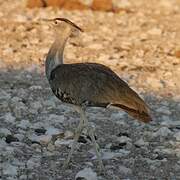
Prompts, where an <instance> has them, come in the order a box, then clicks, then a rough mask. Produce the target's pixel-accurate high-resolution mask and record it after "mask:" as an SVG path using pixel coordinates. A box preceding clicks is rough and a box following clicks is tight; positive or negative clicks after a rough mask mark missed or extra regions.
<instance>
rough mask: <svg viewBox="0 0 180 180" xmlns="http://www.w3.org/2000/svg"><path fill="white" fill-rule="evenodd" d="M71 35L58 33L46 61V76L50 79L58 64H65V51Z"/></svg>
mask: <svg viewBox="0 0 180 180" xmlns="http://www.w3.org/2000/svg"><path fill="white" fill-rule="evenodd" d="M68 37H69V35H64V34H63V33H62V35H58V36H57V37H56V40H55V41H54V43H53V44H52V46H51V48H50V50H49V52H48V55H47V57H46V62H45V70H46V76H47V78H48V80H50V76H51V72H52V70H54V69H55V68H56V67H57V66H59V65H61V64H63V53H64V47H65V44H66V41H67V39H68Z"/></svg>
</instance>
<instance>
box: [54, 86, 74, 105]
mask: <svg viewBox="0 0 180 180" xmlns="http://www.w3.org/2000/svg"><path fill="white" fill-rule="evenodd" d="M52 91H53V93H54V95H55V96H56V97H57V98H58V99H60V100H61V101H62V102H65V103H69V104H77V103H76V101H75V100H74V99H73V98H72V97H71V96H70V94H68V93H66V92H64V91H62V90H61V89H60V88H57V89H52Z"/></svg>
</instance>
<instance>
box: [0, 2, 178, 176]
mask: <svg viewBox="0 0 180 180" xmlns="http://www.w3.org/2000/svg"><path fill="white" fill-rule="evenodd" d="M24 2H25V1H23V0H19V1H16V2H14V3H11V1H10V0H7V1H3V0H0V17H1V19H0V24H1V25H0V37H1V38H0V77H1V78H0V122H1V123H0V161H1V163H0V178H1V179H2V180H16V179H17V180H26V179H29V180H31V179H39V180H46V179H47V180H68V179H69V180H71V179H75V178H76V179H82V177H86V179H87V180H96V179H98V180H104V179H107V180H111V179H113V180H119V179H123V180H125V179H130V180H136V179H137V180H156V179H157V180H165V179H168V180H169V179H170V180H179V179H180V84H179V79H180V24H179V23H178V22H179V21H180V13H179V12H180V3H179V1H178V0H171V1H170V0H161V1H158V2H157V1H155V0H152V2H151V3H147V2H149V1H143V0H137V1H136V3H135V2H133V0H132V1H130V0H129V1H128V2H129V3H126V4H127V7H126V8H125V9H124V10H122V12H119V13H118V14H114V13H111V12H110V13H104V12H92V11H89V10H88V11H81V12H80V11H72V12H70V11H64V10H58V9H53V8H46V9H33V10H30V9H26V8H25V4H24ZM122 2H123V1H122ZM126 9H127V10H126ZM59 16H63V17H66V18H69V19H71V20H73V21H74V22H76V23H77V24H78V25H79V26H81V27H82V28H83V29H84V30H85V32H84V33H82V34H80V35H79V37H77V38H74V39H71V40H70V41H69V43H68V45H67V48H66V52H65V58H66V62H67V63H70V62H86V61H88V62H99V63H103V64H105V65H108V66H109V67H111V68H112V69H113V70H114V71H116V72H117V73H118V74H119V75H120V76H121V77H122V78H123V79H124V80H125V81H127V82H128V83H129V84H130V86H131V87H132V88H134V89H136V90H137V92H139V94H140V95H141V96H142V97H143V98H144V99H145V101H146V102H147V103H148V104H149V106H150V107H151V109H152V111H151V112H152V116H153V119H154V121H153V122H152V123H150V124H142V123H139V122H137V121H135V120H133V119H132V118H130V117H129V116H128V115H127V114H125V113H123V112H121V111H116V110H111V109H102V108H90V109H88V110H87V116H88V118H89V121H90V122H91V123H92V125H94V127H95V128H96V137H97V142H98V143H99V145H100V147H101V149H102V152H103V153H102V157H103V162H104V165H105V168H106V174H101V173H100V171H99V169H98V163H97V160H96V158H95V154H94V152H93V151H92V145H91V142H90V140H89V138H88V137H87V136H86V133H85V132H84V134H83V135H82V136H81V138H80V139H79V145H78V148H77V150H76V152H75V154H74V155H73V158H72V161H71V163H70V167H69V169H67V170H66V171H63V170H62V168H61V167H62V163H63V161H64V159H65V158H66V156H67V153H68V151H69V149H70V145H71V143H72V139H73V136H74V134H73V132H74V129H75V127H76V126H77V124H78V122H79V116H78V114H77V113H76V112H74V111H73V109H71V107H68V106H66V105H65V104H62V103H61V102H60V101H58V100H57V99H56V98H55V97H54V96H53V94H52V92H51V90H50V88H49V85H48V83H47V80H46V78H45V76H44V65H43V64H44V58H45V56H46V54H47V51H48V49H49V47H50V44H51V43H52V40H53V35H52V30H51V29H50V28H49V27H48V25H46V24H44V23H40V22H39V21H38V19H40V18H53V17H59Z"/></svg>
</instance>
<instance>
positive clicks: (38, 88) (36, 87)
mask: <svg viewBox="0 0 180 180" xmlns="http://www.w3.org/2000/svg"><path fill="white" fill-rule="evenodd" d="M29 89H30V90H31V91H34V90H42V86H35V85H34V86H31V87H30V88H29Z"/></svg>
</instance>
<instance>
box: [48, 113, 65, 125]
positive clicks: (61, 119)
mask: <svg viewBox="0 0 180 180" xmlns="http://www.w3.org/2000/svg"><path fill="white" fill-rule="evenodd" d="M48 119H49V121H51V122H58V123H63V122H64V116H63V115H61V116H59V115H56V114H50V116H49V118H48Z"/></svg>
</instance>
